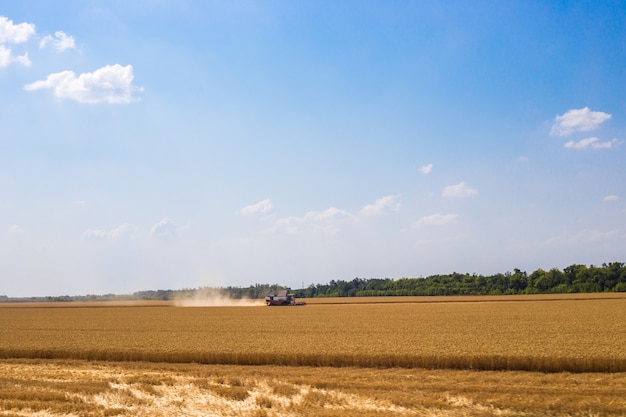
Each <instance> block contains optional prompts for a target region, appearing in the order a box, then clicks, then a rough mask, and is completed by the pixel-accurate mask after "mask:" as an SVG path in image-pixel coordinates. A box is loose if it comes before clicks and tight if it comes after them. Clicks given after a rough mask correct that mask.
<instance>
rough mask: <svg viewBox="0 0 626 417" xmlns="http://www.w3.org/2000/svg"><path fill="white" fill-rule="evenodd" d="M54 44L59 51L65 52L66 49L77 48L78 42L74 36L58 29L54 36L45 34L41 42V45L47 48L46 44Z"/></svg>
mask: <svg viewBox="0 0 626 417" xmlns="http://www.w3.org/2000/svg"><path fill="white" fill-rule="evenodd" d="M48 45H50V46H52V47H53V48H54V49H56V50H57V51H59V52H63V51H65V50H66V49H74V48H76V44H75V42H74V38H73V37H72V36H69V35H67V34H66V33H65V32H63V31H61V30H60V31H58V32H55V33H54V37H53V36H52V35H48V36H45V37H44V38H43V39H42V40H41V41H40V42H39V47H40V48H45V47H46V46H48Z"/></svg>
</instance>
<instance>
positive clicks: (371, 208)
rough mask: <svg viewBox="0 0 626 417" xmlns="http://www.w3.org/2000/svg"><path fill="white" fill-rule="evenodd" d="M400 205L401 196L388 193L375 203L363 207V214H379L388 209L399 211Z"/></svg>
mask: <svg viewBox="0 0 626 417" xmlns="http://www.w3.org/2000/svg"><path fill="white" fill-rule="evenodd" d="M400 206H401V204H400V196H397V195H387V196H384V197H381V198H379V199H377V200H376V202H374V203H373V204H368V205H366V206H365V207H363V208H362V209H361V214H363V215H365V216H379V215H381V214H383V213H385V212H387V211H398V210H399V209H400Z"/></svg>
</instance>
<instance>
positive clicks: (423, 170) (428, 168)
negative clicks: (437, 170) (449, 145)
mask: <svg viewBox="0 0 626 417" xmlns="http://www.w3.org/2000/svg"><path fill="white" fill-rule="evenodd" d="M432 171H433V164H428V165H423V166H422V167H421V168H420V172H421V173H422V174H430V173H431V172H432Z"/></svg>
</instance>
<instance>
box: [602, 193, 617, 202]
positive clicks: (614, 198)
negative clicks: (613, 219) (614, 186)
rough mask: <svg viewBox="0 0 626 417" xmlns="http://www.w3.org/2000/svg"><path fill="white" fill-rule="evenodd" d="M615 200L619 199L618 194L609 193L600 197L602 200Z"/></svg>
mask: <svg viewBox="0 0 626 417" xmlns="http://www.w3.org/2000/svg"><path fill="white" fill-rule="evenodd" d="M617 200H619V196H617V195H615V194H609V195H607V196H605V197H604V198H603V199H602V201H617Z"/></svg>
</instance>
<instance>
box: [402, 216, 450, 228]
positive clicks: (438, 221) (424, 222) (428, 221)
mask: <svg viewBox="0 0 626 417" xmlns="http://www.w3.org/2000/svg"><path fill="white" fill-rule="evenodd" d="M458 217H459V215H458V214H439V213H437V214H431V215H430V216H424V217H422V218H421V219H419V220H418V221H416V222H415V223H414V224H413V227H414V228H417V227H420V226H443V225H445V224H449V223H452V222H454V221H455V220H456V219H457V218H458Z"/></svg>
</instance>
